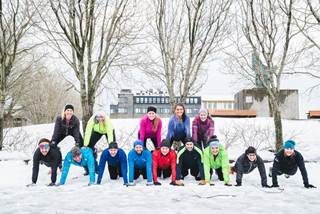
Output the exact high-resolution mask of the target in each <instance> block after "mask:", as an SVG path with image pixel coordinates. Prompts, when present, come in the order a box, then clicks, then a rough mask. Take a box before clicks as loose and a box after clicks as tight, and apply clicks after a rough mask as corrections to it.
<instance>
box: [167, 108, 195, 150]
mask: <svg viewBox="0 0 320 214" xmlns="http://www.w3.org/2000/svg"><path fill="white" fill-rule="evenodd" d="M187 137H191V134H190V118H189V117H188V116H187V115H186V111H185V107H184V105H183V104H182V103H177V104H176V105H175V107H174V115H172V116H171V118H170V120H169V125H168V133H167V139H168V140H169V141H170V143H171V145H173V147H174V149H179V148H180V146H181V144H182V142H184V140H185V138H187Z"/></svg>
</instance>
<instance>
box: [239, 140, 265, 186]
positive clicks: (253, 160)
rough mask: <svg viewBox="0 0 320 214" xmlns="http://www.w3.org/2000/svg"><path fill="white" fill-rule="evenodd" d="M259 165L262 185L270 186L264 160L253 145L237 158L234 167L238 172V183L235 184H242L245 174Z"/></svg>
mask: <svg viewBox="0 0 320 214" xmlns="http://www.w3.org/2000/svg"><path fill="white" fill-rule="evenodd" d="M257 167H258V169H259V173H260V177H261V185H262V187H267V188H269V187H270V186H269V185H268V184H267V175H266V168H265V166H264V163H263V160H262V158H261V157H260V156H259V155H257V153H256V149H255V148H254V147H252V146H249V147H248V148H247V149H246V151H245V153H244V154H242V155H241V156H240V157H239V158H238V159H237V162H236V164H235V166H234V168H233V171H235V172H236V173H237V178H236V182H237V184H236V185H235V186H241V185H242V176H243V174H249V173H250V172H252V171H253V170H254V169H255V168H257Z"/></svg>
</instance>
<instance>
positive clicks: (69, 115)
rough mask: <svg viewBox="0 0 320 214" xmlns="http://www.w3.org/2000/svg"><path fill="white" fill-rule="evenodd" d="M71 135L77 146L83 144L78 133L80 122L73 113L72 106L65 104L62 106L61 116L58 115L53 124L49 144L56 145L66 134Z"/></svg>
mask: <svg viewBox="0 0 320 214" xmlns="http://www.w3.org/2000/svg"><path fill="white" fill-rule="evenodd" d="M69 135H70V136H72V137H73V138H74V141H75V145H76V146H77V147H82V146H83V139H82V136H81V134H80V122H79V119H78V118H77V117H76V116H75V115H74V107H73V105H71V104H67V105H65V106H64V108H63V112H62V114H61V116H58V117H57V119H56V122H55V125H54V131H53V135H52V138H51V145H52V146H54V147H56V146H58V144H59V143H60V142H61V141H62V140H63V139H64V138H65V137H67V136H69Z"/></svg>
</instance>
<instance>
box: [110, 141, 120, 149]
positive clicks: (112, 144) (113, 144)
mask: <svg viewBox="0 0 320 214" xmlns="http://www.w3.org/2000/svg"><path fill="white" fill-rule="evenodd" d="M109 149H118V144H117V143H116V142H111V143H109Z"/></svg>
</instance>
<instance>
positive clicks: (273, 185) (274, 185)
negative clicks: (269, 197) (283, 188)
mask: <svg viewBox="0 0 320 214" xmlns="http://www.w3.org/2000/svg"><path fill="white" fill-rule="evenodd" d="M271 187H279V185H278V184H272V186H271Z"/></svg>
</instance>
